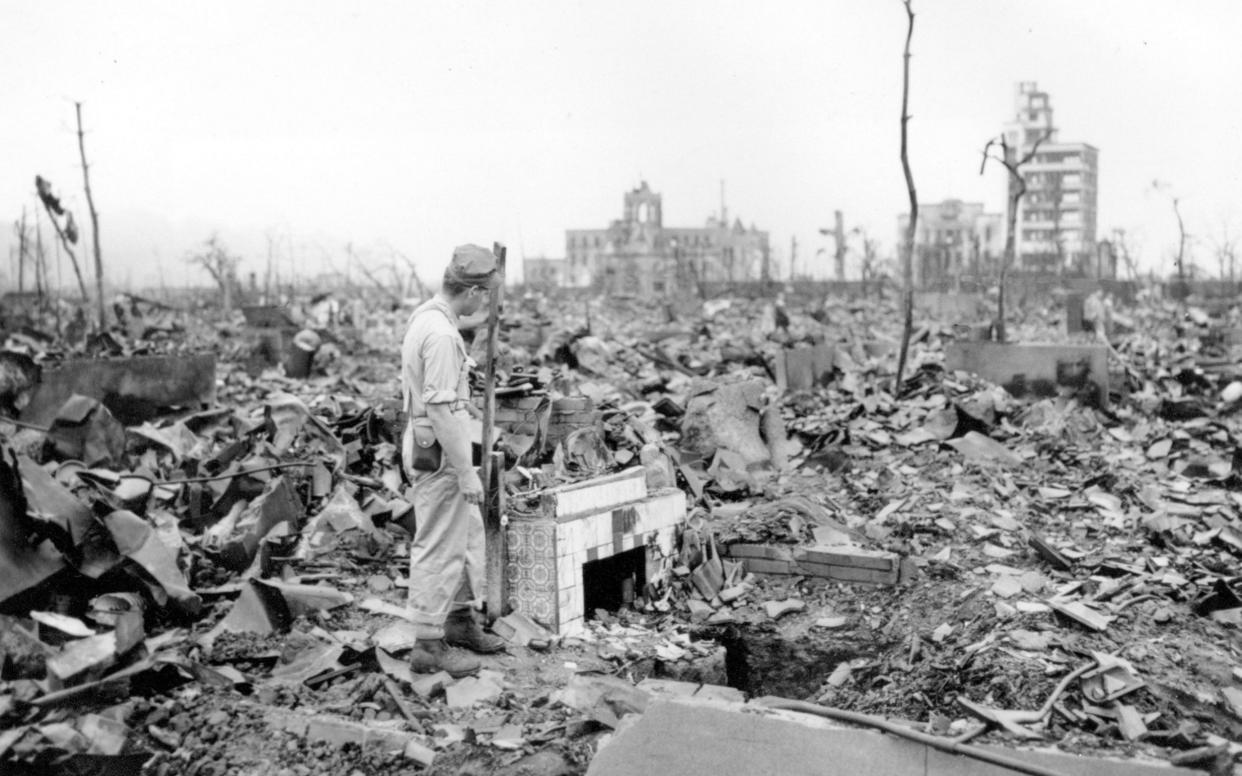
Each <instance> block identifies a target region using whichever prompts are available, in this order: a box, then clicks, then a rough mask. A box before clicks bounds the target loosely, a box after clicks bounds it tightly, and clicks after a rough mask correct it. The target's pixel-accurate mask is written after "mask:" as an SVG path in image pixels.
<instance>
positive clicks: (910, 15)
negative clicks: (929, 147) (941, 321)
mask: <svg viewBox="0 0 1242 776" xmlns="http://www.w3.org/2000/svg"><path fill="white" fill-rule="evenodd" d="M910 2H911V0H905V6H906V48H905V52H904V53H903V55H902V66H901V67H902V69H901V171H902V174H903V175H905V178H906V193H907V194H908V195H909V197H910V221H909V223H907V224H906V235H905V238H906V242H905V250H904V252H905V256H903V257H902V258H903V261H902V264H901V277H902V282H903V283H904V284H905V289H904V293H903V294H902V300H901V304H902V311H903V313H904V315H903V318H904V320H903V322H902V327H901V350H900V351H899V352H898V354H897V376H896V377H895V378H893V396H894V398H900V397H901V384H902V380H903V379H904V377H905V371H906V357H907V356H908V354H909V352H910V334H911V333H912V332H913V330H914V236H915V228H916V227H917V225H918V221H919V197H918V194H917V193H915V190H914V174H913V173H911V172H910V154H909V151H908V146H907V143H906V134H907V133H906V125H907V124H909V123H910V108H909V106H910V39H911V38H913V37H914V9H913V8H912V7H911V6H910Z"/></svg>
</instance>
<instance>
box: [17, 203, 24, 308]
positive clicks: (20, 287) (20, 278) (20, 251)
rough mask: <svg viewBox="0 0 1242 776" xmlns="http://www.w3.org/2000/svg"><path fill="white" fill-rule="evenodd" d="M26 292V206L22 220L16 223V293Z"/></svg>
mask: <svg viewBox="0 0 1242 776" xmlns="http://www.w3.org/2000/svg"><path fill="white" fill-rule="evenodd" d="M25 292H26V208H24V207H23V208H22V220H21V223H20V224H18V225H17V293H19V294H23V293H25Z"/></svg>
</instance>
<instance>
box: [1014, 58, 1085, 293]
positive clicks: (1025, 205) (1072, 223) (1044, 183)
mask: <svg viewBox="0 0 1242 776" xmlns="http://www.w3.org/2000/svg"><path fill="white" fill-rule="evenodd" d="M1057 132H1058V130H1057V128H1056V125H1055V124H1053V120H1052V103H1051V101H1050V100H1049V98H1048V93H1047V92H1045V91H1041V90H1040V89H1039V87H1038V85H1037V84H1036V83H1035V82H1034V81H1022V82H1021V83H1019V84H1018V85H1017V91H1016V94H1015V105H1014V119H1013V121H1011V122H1009V123H1007V124H1006V125H1005V128H1004V135H1005V141H1006V143H1007V145H1008V147H1009V154H1010V158H1011V159H1022V158H1023V157H1025V156H1026V155H1027V154H1028V153H1030V151H1031V149H1032V148H1036V143H1038V144H1039V145H1038V147H1037V148H1036V150H1035V154H1034V156H1033V157H1032V158H1031V161H1030V162H1028V163H1027V164H1025V165H1022V168H1021V170H1020V172H1021V173H1022V177H1023V180H1024V181H1025V182H1026V193H1025V194H1024V195H1023V196H1022V199H1021V200H1020V201H1019V203H1018V214H1017V230H1018V232H1017V235H1016V241H1015V245H1014V248H1015V255H1016V256H1017V266H1018V268H1019V269H1020V270H1021V271H1023V272H1028V273H1031V274H1048V275H1064V274H1067V273H1069V274H1074V275H1083V274H1096V272H1095V271H1093V268H1097V266H1098V265H1097V262H1096V254H1097V246H1096V241H1095V239H1096V238H1095V235H1096V200H1097V181H1098V172H1099V154H1100V152H1099V150H1098V149H1097V148H1096V147H1095V146H1093V145H1090V144H1089V143H1080V142H1073V143H1071V142H1061V141H1060V140H1059V139H1058V137H1057ZM1008 185H1013V184H1012V182H1010V183H1009V184H1008Z"/></svg>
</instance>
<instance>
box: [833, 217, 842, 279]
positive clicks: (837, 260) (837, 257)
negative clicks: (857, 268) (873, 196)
mask: <svg viewBox="0 0 1242 776" xmlns="http://www.w3.org/2000/svg"><path fill="white" fill-rule="evenodd" d="M833 217H834V219H835V220H836V228H835V229H834V237H835V238H836V241H837V249H836V252H835V254H834V255H833V260H834V264H835V269H836V273H837V280H845V216H843V215H842V214H841V211H840V210H834V211H833Z"/></svg>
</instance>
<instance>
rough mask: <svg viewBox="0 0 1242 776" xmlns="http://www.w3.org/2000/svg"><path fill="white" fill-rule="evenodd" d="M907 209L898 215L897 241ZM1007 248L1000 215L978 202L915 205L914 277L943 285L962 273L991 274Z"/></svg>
mask: <svg viewBox="0 0 1242 776" xmlns="http://www.w3.org/2000/svg"><path fill="white" fill-rule="evenodd" d="M909 223H910V214H909V213H902V214H900V215H899V216H898V217H897V244H898V245H901V244H902V241H904V240H905V234H906V226H907V225H908V224H909ZM1004 250H1005V225H1004V216H1003V215H1002V214H1000V213H988V212H985V210H984V207H983V203H981V202H963V201H961V200H960V199H946V200H944V201H943V202H937V203H934V204H920V205H919V220H918V227H917V229H916V231H915V235H914V283H915V285H916V286H917V287H918V288H947V287H950V286H953V285H954V284H956V283H958V282H960V281H961V280H964V279H973V278H979V277H985V276H991V275H994V274H995V272H996V267H997V262H998V260H999V259H1000V257H1001V256H1002V254H1003V253H1004Z"/></svg>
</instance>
